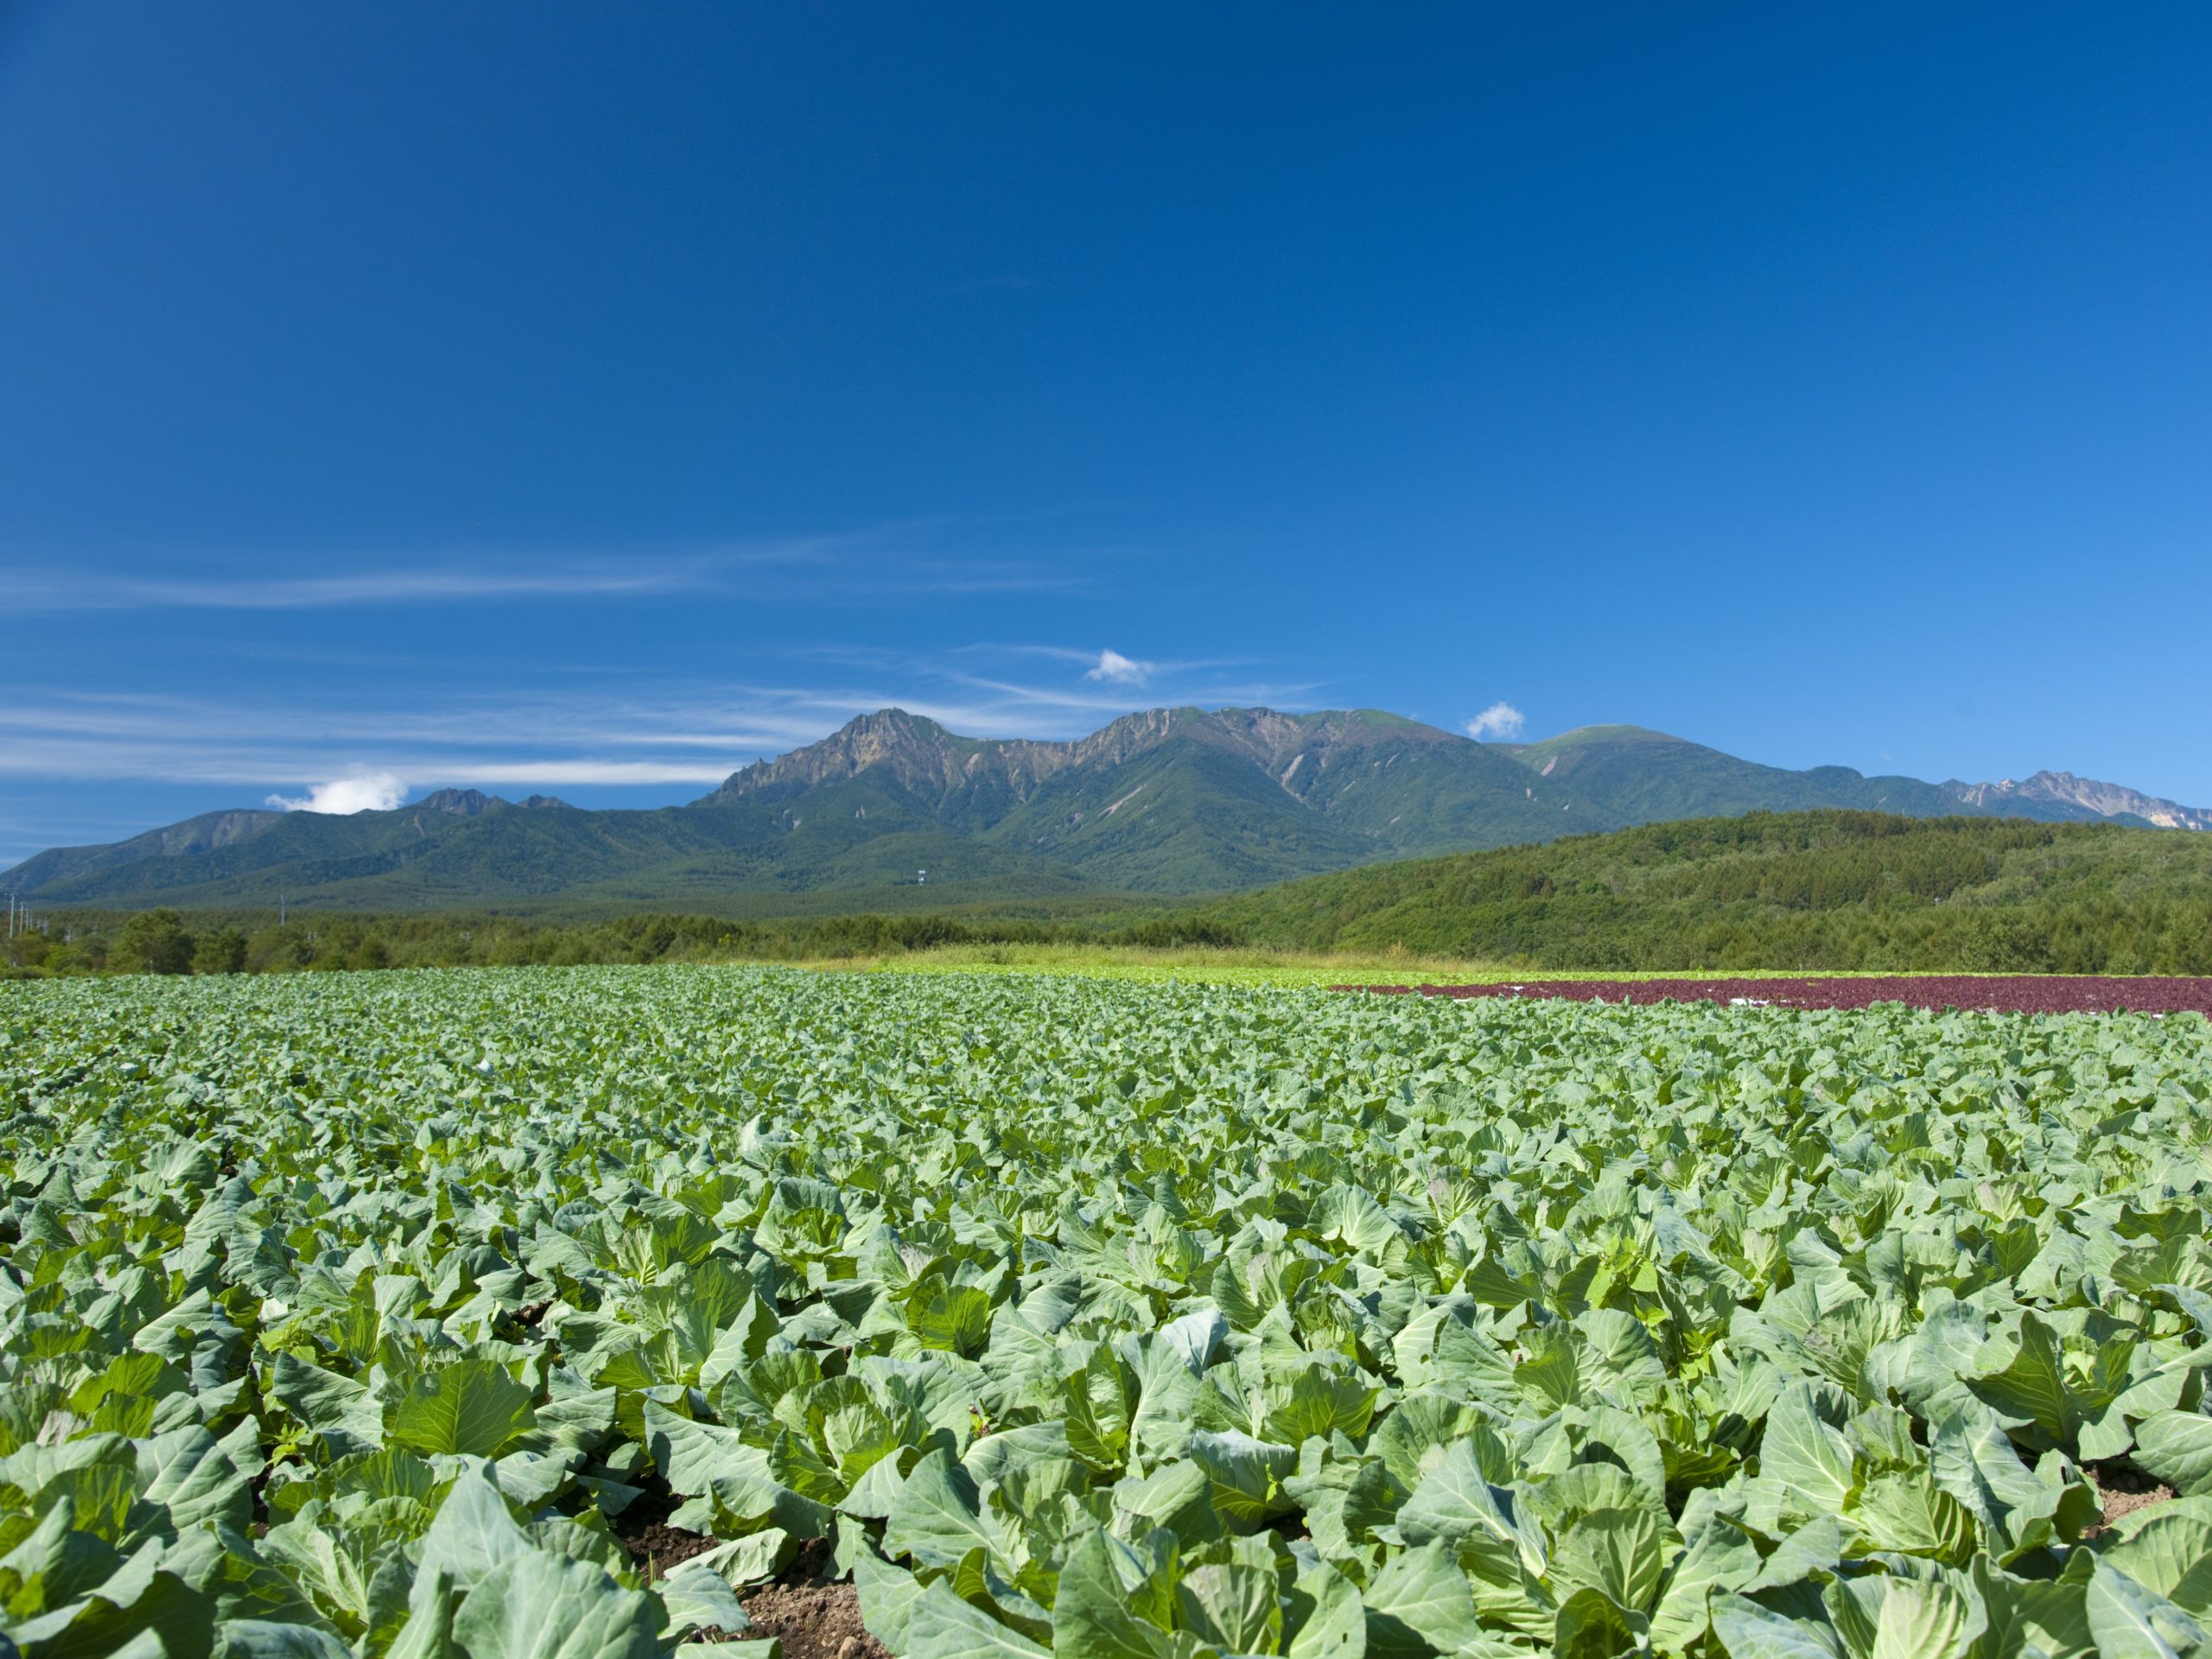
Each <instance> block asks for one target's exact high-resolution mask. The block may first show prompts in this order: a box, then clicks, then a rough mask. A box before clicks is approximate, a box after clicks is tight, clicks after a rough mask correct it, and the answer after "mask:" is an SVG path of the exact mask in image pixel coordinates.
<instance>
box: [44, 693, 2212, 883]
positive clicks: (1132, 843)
mask: <svg viewBox="0 0 2212 1659" xmlns="http://www.w3.org/2000/svg"><path fill="white" fill-rule="evenodd" d="M1831 808H1846V809H1853V810H1871V811H1878V812H1891V813H1902V814H1904V815H1906V816H1910V817H1951V816H1967V817H2028V818H2035V819H2041V820H2044V821H2050V822H2067V821H2109V822H2117V823H2128V824H2151V825H2157V826H2159V827H2170V828H2174V829H2212V812H2208V811H2200V810H2197V809H2193V808H2188V807H2183V806H2180V805H2179V804H2177V803H2174V802H2171V801H2165V800H2163V799H2161V798H2157V797H2152V796H2149V795H2145V794H2144V793H2142V792H2141V791H2136V790H2133V789H2129V788H2126V787H2125V786H2123V785H2112V784H2105V783H2101V782H2098V781H2097V780H2094V779H2078V778H2075V776H2073V775H2072V774H2071V773H2067V772H2037V773H2036V774H2034V776H2032V777H2031V778H2030V779H2027V780H2026V781H2025V782H2024V783H2018V784H2016V783H2014V782H2012V780H2010V779H2007V780H2005V781H2004V782H2002V783H2000V784H1995V785H1968V784H1962V783H1960V782H1958V781H1957V780H1951V781H1949V782H1947V783H1944V784H1930V783H1927V782H1924V781H1923V780H1921V779H1912V778H1904V777H1891V776H1876V777H1872V778H1869V777H1866V776H1865V775H1863V774H1861V773H1859V772H1856V771H1854V770H1853V769H1851V768H1849V767H1843V766H1821V767H1813V768H1810V769H1808V770H1805V771H1802V772H1798V771H1790V770H1788V769H1786V768H1781V767H1774V766H1764V765H1761V764H1760V763H1758V762H1755V761H1749V760H1741V759H1739V758H1738V757H1736V756H1732V755H1729V754H1726V753H1723V752H1721V751H1719V750H1717V749H1713V748H1709V747H1706V746H1704V745H1701V744H1697V743H1694V742H1691V741H1688V740H1686V739H1682V738H1678V737H1675V736H1672V735H1670V734H1666V733H1662V732H1655V731H1650V730H1648V729H1646V728H1642V727H1636V726H1600V727H1586V728H1579V729H1578V730H1575V731H1572V732H1567V733H1562V734H1560V735H1559V736H1557V737H1553V738H1547V739H1543V740H1541V741H1535V742H1530V743H1510V744H1508V743H1490V744H1485V743H1480V742H1477V741H1474V740H1473V739H1471V738H1468V737H1463V736H1461V735H1459V734H1456V733H1452V732H1447V731H1445V730H1442V729H1440V728H1436V727H1433V726H1427V725H1423V724H1421V722H1419V721H1413V720H1409V719H1407V718H1406V717H1404V716H1402V715H1395V714H1390V713H1388V712H1387V711H1383V710H1379V709H1332V710H1321V711H1316V712H1311V713H1305V714H1290V713H1285V712H1283V711H1281V710H1277V709H1266V708H1252V709H1212V710H1207V709H1198V708H1193V707H1180V708H1162V709H1145V710H1140V711H1138V712H1135V713H1133V714H1129V715H1122V716H1120V717H1119V718H1117V719H1116V720H1114V721H1109V722H1108V723H1107V724H1106V725H1105V726H1103V727H1102V728H1099V729H1098V730H1097V731H1096V732H1093V733H1090V734H1088V735H1086V736H1084V737H1081V738H1077V739H1073V740H1069V741H1047V740H1040V739H1032V738H1007V739H994V738H973V737H966V736H962V735H960V734H957V733H954V732H952V731H950V730H949V729H948V728H945V727H944V725H942V724H941V723H939V722H938V721H935V720H932V719H931V718H929V717H928V716H926V715H915V714H912V713H909V712H907V711H906V710H904V709H897V708H887V709H879V710H875V711H873V712H870V713H868V714H863V715H858V716H856V717H855V718H854V719H853V720H851V721H848V722H847V723H846V724H845V725H844V726H842V727H841V728H839V729H838V730H837V731H836V732H833V733H831V734H829V736H827V737H825V738H823V739H822V740H821V741H818V742H816V743H812V744H808V745H804V746H803V747H800V748H798V749H795V750H792V751H791V752H790V753H785V754H782V755H777V756H773V757H770V758H766V759H763V760H757V761H754V762H753V763H751V764H750V765H747V766H743V767H741V768H739V769H738V770H737V771H735V772H732V773H731V774H729V776H728V778H726V779H724V780H723V781H722V783H721V785H719V786H717V787H716V788H715V789H714V790H713V791H709V793H708V794H706V795H704V796H702V797H700V798H698V799H696V800H694V801H692V802H690V803H688V804H684V805H681V806H670V807H662V808H657V809H652V810H585V809H580V808H576V807H573V806H569V805H568V804H566V803H563V802H561V801H557V800H555V799H553V798H550V797H545V796H532V797H531V798H529V799H528V800H526V801H524V802H522V803H519V804H518V803H514V802H510V801H507V800H505V799H502V798H499V796H496V795H490V794H486V793H485V792H484V791H480V790H475V789H467V788H442V789H439V790H435V791H431V792H430V793H429V794H427V795H425V796H423V798H420V799H417V800H416V801H413V802H410V803H406V804H403V805H401V806H399V807H397V808H395V809H392V810H389V811H366V812H359V813H354V814H350V815H345V816H342V817H341V816H338V815H322V814H315V813H304V812H281V811H276V810H269V809H264V808H240V809H231V810H219V811H215V812H210V813H203V814H200V815H199V816H198V817H193V818H188V819H186V820H183V821H182V822H181V823H175V824H170V825H168V826H165V827H163V828H161V829H151V830H148V831H146V832H144V833H143V834H142V835H139V836H132V837H130V838H128V839H127V840H125V841H122V842H114V843H111V844H108V845H105V846H96V847H81V848H56V849H48V851H45V852H42V853H40V854H38V855H35V856H34V857H32V858H30V859H28V860H25V861H23V862H22V863H21V864H19V865H17V866H16V867H15V868H14V869H12V870H10V871H8V872H6V873H4V874H0V881H4V882H5V883H6V884H7V885H8V887H10V890H12V891H15V892H16V893H20V894H22V896H23V897H25V898H28V899H33V900H35V901H37V902H39V903H41V904H45V905H55V904H61V905H71V904H75V905H117V906H133V905H145V904H153V903H168V904H179V905H193V906H214V905H240V904H251V903H259V902H273V901H274V900H275V899H276V898H277V896H279V895H280V894H281V895H283V896H284V897H286V898H288V899H290V900H291V901H292V902H293V903H295V904H302V903H304V904H308V905H324V906H353V907H362V908H370V907H379V908H409V907H425V906H457V905H465V904H471V903H484V902H497V903H515V904H532V905H550V904H556V903H563V902H579V903H589V904H592V905H594V906H613V907H625V906H626V907H639V906H652V905H660V904H670V903H682V904H687V905H693V906H696V905H699V904H701V903H708V904H712V903H715V902H717V901H718V900H720V899H733V898H734V896H736V895H741V894H745V895H763V894H766V895H775V894H785V895H799V894H808V895H814V896H815V897H814V899H811V900H810V902H817V903H818V902H820V901H821V897H820V896H821V895H825V894H836V893H850V894H851V895H853V897H854V899H855V901H856V902H861V903H867V902H875V901H876V900H874V899H871V898H870V895H880V894H881V893H882V892H883V891H884V889H885V888H887V887H903V886H908V885H931V884H934V885H936V886H938V887H939V889H940V891H944V890H945V889H946V888H947V887H948V884H949V885H950V888H951V889H952V890H953V891H955V892H958V893H972V894H974V895H976V896H979V897H982V896H989V897H999V896H1003V895H1007V894H1016V895H1023V896H1028V897H1034V898H1037V899H1040V900H1041V899H1051V898H1052V897H1053V896H1054V895H1059V896H1062V897H1066V896H1070V895H1075V894H1079V893H1090V894H1100V893H1129V894H1141V893H1153V894H1174V893H1211V892H1230V891H1238V890H1243V889H1249V888H1252V887H1261V886H1265V885H1268V884H1269V883H1272V882H1275V881H1280V880H1292V879H1296V878H1300V877H1303V876H1308V875H1316V874H1325V873H1328V872H1330V871H1333V870H1339V869H1345V868H1353V867H1356V866H1360V865H1365V864H1371V863H1377V862H1383V861H1390V860H1395V859H1403V858H1416V857H1425V856H1432V855H1442V854H1446V853H1452V852H1459V851H1467V850H1478V849H1486V848H1495V847H1501V846H1507V845H1514V844H1519V843H1523V842H1544V841H1549V840H1554V839H1556V838H1557V837H1559V836H1562V835H1568V834H1577V833H1583V832H1588V831H1599V830H1606V829H1620V828H1624V827H1628V826H1631V825H1634V824H1638V823H1652V822H1659V821H1666V820H1672V819H1686V818H1703V817H1733V816H1739V815H1741V814H1744V813H1747V812H1754V811H1794V810H1821V809H1831ZM950 896H951V894H950V893H948V898H950Z"/></svg>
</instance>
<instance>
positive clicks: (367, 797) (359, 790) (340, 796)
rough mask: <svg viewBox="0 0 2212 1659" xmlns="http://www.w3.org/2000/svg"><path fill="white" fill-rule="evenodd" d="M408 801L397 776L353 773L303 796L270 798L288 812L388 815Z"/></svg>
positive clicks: (270, 800)
mask: <svg viewBox="0 0 2212 1659" xmlns="http://www.w3.org/2000/svg"><path fill="white" fill-rule="evenodd" d="M406 798H407V785H405V784H404V783H403V782H401V781H400V778H399V774H398V773H397V772H348V773H346V776H345V777H343V778H334V779H331V780H330V781H329V782H328V783H327V784H317V785H315V786H314V787H313V788H311V789H309V790H308V792H307V793H306V794H304V795H271V796H270V798H269V804H270V805H271V806H281V807H283V809H284V810H286V811H287V812H334V813H346V812H389V811H391V809H392V808H393V807H395V806H397V805H398V804H400V803H401V802H402V801H404V800H405V799H406Z"/></svg>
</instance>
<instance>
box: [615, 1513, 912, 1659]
mask: <svg viewBox="0 0 2212 1659" xmlns="http://www.w3.org/2000/svg"><path fill="white" fill-rule="evenodd" d="M676 1506H677V1498H676V1497H675V1495H674V1494H673V1493H671V1491H669V1490H668V1488H667V1485H666V1484H665V1483H664V1482H661V1481H658V1480H656V1481H654V1482H652V1484H649V1485H648V1486H647V1488H646V1490H645V1492H644V1493H643V1494H642V1495H641V1496H639V1497H636V1498H633V1499H632V1500H631V1503H630V1506H629V1508H627V1509H626V1510H623V1511H622V1513H621V1514H620V1515H618V1516H614V1517H613V1519H612V1520H611V1521H610V1522H608V1523H607V1524H608V1525H609V1527H610V1528H611V1529H613V1533H614V1535H615V1536H616V1537H617V1538H619V1539H620V1540H621V1541H622V1548H625V1549H626V1550H627V1551H629V1553H630V1559H631V1560H632V1561H634V1562H636V1563H637V1565H638V1567H639V1571H640V1572H641V1573H643V1574H644V1575H645V1579H646V1580H647V1582H649V1583H650V1582H651V1581H652V1580H656V1579H660V1578H664V1577H665V1576H666V1575H667V1574H668V1573H669V1571H670V1570H671V1568H673V1567H677V1566H678V1565H679V1564H680V1563H682V1562H684V1561H688V1560H690V1559H691V1558H692V1557H693V1556H694V1555H698V1554H704V1553H705V1552H706V1551H708V1550H709V1549H712V1548H714V1547H715V1542H716V1541H715V1539H713V1538H709V1537H708V1536H707V1535H705V1534H704V1533H699V1532H690V1531H687V1530H686V1529H683V1528H682V1527H671V1526H670V1525H669V1524H668V1517H669V1516H670V1515H671V1514H672V1513H673V1512H674V1511H675V1510H676ZM833 1573H836V1563H835V1562H834V1560H832V1559H831V1555H830V1549H829V1540H828V1539H826V1538H817V1539H813V1540H811V1541H809V1542H808V1543H807V1544H805V1545H804V1547H803V1548H801V1549H800V1551H799V1553H798V1555H797V1556H795V1557H794V1558H793V1559H792V1560H791V1565H790V1566H789V1567H785V1569H784V1570H783V1572H782V1573H779V1575H778V1576H777V1578H776V1581H775V1582H774V1583H772V1584H766V1585H763V1586H760V1588H759V1589H757V1590H750V1591H741V1592H739V1596H738V1603H739V1605H741V1606H742V1607H743V1608H744V1609H745V1611H746V1616H747V1618H750V1619H752V1621H753V1627H752V1628H751V1629H750V1630H747V1631H745V1632H744V1633H743V1634H742V1635H741V1636H734V1635H733V1634H732V1633H731V1632H729V1631H728V1630H722V1629H721V1628H720V1627H715V1628H713V1629H709V1630H701V1631H700V1632H699V1633H698V1637H697V1639H698V1640H699V1641H702V1642H728V1641H748V1640H758V1639H760V1638H761V1637H770V1636H772V1637H777V1638H778V1639H779V1641H781V1643H783V1652H784V1659H891V1649H888V1648H887V1647H885V1646H884V1645H883V1643H880V1642H879V1641H877V1640H876V1639H875V1638H874V1637H872V1636H870V1635H869V1634H868V1628H867V1626H865V1625H863V1624H861V1599H860V1592H858V1591H857V1590H855V1589H854V1588H853V1585H852V1581H851V1580H849V1579H837V1578H834V1577H832V1576H831V1575H832V1574H833Z"/></svg>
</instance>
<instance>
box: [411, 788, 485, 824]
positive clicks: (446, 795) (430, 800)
mask: <svg viewBox="0 0 2212 1659" xmlns="http://www.w3.org/2000/svg"><path fill="white" fill-rule="evenodd" d="M505 804H506V803H505V801H503V800H501V799H500V798H499V797H498V796H496V795H486V793H485V792H484V791H482V790H480V789H437V790H433V791H430V793H429V794H428V795H425V796H424V797H423V798H422V799H421V800H419V801H417V802H416V803H415V810H416V811H417V812H447V813H450V814H451V815H452V816H453V817H456V818H474V817H481V816H482V815H483V814H484V813H486V812H489V811H490V810H492V809H493V807H495V806H505Z"/></svg>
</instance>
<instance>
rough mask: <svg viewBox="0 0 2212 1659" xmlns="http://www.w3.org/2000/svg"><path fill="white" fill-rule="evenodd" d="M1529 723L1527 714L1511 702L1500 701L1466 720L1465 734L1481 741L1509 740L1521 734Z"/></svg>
mask: <svg viewBox="0 0 2212 1659" xmlns="http://www.w3.org/2000/svg"><path fill="white" fill-rule="evenodd" d="M1528 724H1529V717H1528V715H1524V714H1522V712H1521V711H1520V710H1519V709H1516V708H1515V707H1514V706H1513V705H1512V704H1511V703H1510V702H1503V701H1500V702H1493V703H1492V704H1491V706H1490V707H1489V708H1487V709H1484V710H1483V711H1482V713H1480V714H1479V715H1476V716H1475V717H1474V718H1473V719H1472V720H1471V721H1468V722H1467V735H1468V736H1469V737H1471V738H1474V739H1476V740H1478V741H1481V742H1485V743H1490V742H1497V741H1500V740H1504V741H1511V740H1512V739H1514V738H1516V737H1518V736H1520V735H1521V734H1522V731H1523V730H1524V729H1526V728H1527V727H1528Z"/></svg>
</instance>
